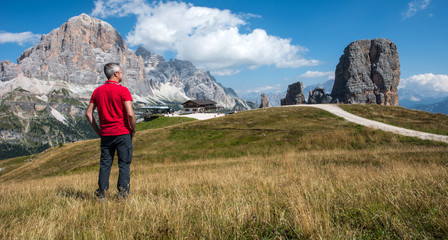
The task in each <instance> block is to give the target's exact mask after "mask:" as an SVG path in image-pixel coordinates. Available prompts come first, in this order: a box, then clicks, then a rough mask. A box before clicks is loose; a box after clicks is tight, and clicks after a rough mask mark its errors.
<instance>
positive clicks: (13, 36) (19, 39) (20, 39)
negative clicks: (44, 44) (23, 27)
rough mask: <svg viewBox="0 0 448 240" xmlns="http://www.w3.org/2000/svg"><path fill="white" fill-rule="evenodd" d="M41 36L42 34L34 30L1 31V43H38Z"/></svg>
mask: <svg viewBox="0 0 448 240" xmlns="http://www.w3.org/2000/svg"><path fill="white" fill-rule="evenodd" d="M40 37H41V35H39V34H34V33H32V32H21V33H9V32H0V44H4V43H17V44H19V45H24V44H25V43H36V42H38V41H39V40H40Z"/></svg>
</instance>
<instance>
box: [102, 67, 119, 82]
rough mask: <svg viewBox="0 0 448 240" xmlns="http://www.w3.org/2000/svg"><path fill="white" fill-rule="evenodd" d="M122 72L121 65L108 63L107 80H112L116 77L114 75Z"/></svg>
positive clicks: (105, 72)
mask: <svg viewBox="0 0 448 240" xmlns="http://www.w3.org/2000/svg"><path fill="white" fill-rule="evenodd" d="M119 71H120V64H119V63H108V64H106V65H104V74H106V77H107V79H111V78H112V77H113V76H114V73H116V72H119Z"/></svg>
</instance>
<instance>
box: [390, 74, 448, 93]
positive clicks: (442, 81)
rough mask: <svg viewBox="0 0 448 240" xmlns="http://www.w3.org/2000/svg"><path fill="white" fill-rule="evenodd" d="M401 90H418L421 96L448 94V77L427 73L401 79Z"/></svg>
mask: <svg viewBox="0 0 448 240" xmlns="http://www.w3.org/2000/svg"><path fill="white" fill-rule="evenodd" d="M399 88H405V89H418V91H419V93H421V95H426V96H433V97H434V96H439V95H441V94H448V75H443V74H439V75H436V74H433V73H425V74H418V75H413V76H411V77H409V78H404V79H401V81H400V86H399Z"/></svg>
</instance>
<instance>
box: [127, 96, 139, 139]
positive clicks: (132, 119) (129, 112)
mask: <svg viewBox="0 0 448 240" xmlns="http://www.w3.org/2000/svg"><path fill="white" fill-rule="evenodd" d="M124 108H125V109H126V114H127V115H128V118H129V124H130V125H131V137H132V138H134V135H135V129H136V127H137V123H136V121H135V115H134V110H133V109H132V102H131V101H124Z"/></svg>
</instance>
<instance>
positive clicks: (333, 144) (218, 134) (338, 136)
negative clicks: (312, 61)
mask: <svg viewBox="0 0 448 240" xmlns="http://www.w3.org/2000/svg"><path fill="white" fill-rule="evenodd" d="M165 120H169V121H173V120H170V119H169V118H162V119H160V120H159V121H161V122H162V121H165ZM171 123H173V122H171ZM174 123H175V122H174ZM144 124H145V125H143V124H141V125H140V126H139V128H141V129H143V128H148V126H147V124H148V123H144ZM153 124H154V123H153ZM156 125H159V126H160V125H164V124H161V123H156ZM166 125H169V124H166ZM133 144H134V158H133V161H134V162H137V163H144V162H148V163H167V162H182V161H191V160H197V159H214V158H226V157H241V156H270V155H275V154H280V153H283V152H287V151H321V150H334V149H344V150H360V149H377V148H408V147H413V146H420V145H424V146H435V147H436V146H446V144H443V143H438V142H431V141H424V140H419V139H416V138H410V137H403V136H399V135H395V134H392V133H386V132H383V131H380V130H373V129H369V128H365V127H362V126H359V125H355V124H352V123H349V122H347V121H345V120H343V119H342V118H339V117H336V116H334V115H332V114H330V113H328V112H326V111H324V110H320V109H313V108H300V107H290V108H269V109H259V110H253V111H246V112H240V113H238V114H233V115H229V116H225V117H221V118H215V119H210V120H207V121H194V122H183V123H179V124H174V125H170V126H168V127H163V128H156V129H148V130H142V131H139V132H137V134H136V136H135V139H134V142H133ZM19 159H26V160H24V161H23V164H17V160H10V161H5V162H2V166H3V167H4V168H5V170H4V171H3V172H2V173H1V176H0V179H4V180H6V179H30V178H39V177H45V176H54V175H62V174H67V173H73V172H75V173H76V172H80V171H89V170H93V169H96V168H97V167H98V159H99V139H95V140H87V141H80V142H76V143H72V144H64V145H62V146H58V147H55V148H52V149H49V150H47V151H45V152H43V153H41V154H37V155H34V156H31V157H28V158H19ZM8 162H14V163H15V167H11V168H9V167H8ZM0 167H1V166H0Z"/></svg>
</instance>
